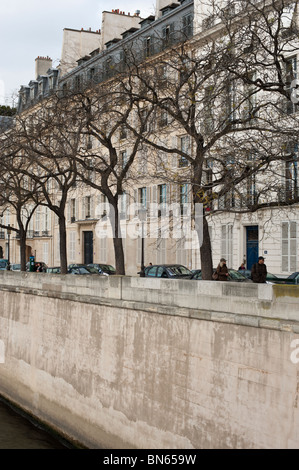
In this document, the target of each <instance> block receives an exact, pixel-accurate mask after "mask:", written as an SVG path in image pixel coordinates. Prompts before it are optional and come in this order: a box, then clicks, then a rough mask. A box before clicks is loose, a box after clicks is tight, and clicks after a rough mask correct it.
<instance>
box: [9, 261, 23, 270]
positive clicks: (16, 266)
mask: <svg viewBox="0 0 299 470" xmlns="http://www.w3.org/2000/svg"><path fill="white" fill-rule="evenodd" d="M10 270H11V271H21V265H20V264H18V263H12V264H11V265H10Z"/></svg>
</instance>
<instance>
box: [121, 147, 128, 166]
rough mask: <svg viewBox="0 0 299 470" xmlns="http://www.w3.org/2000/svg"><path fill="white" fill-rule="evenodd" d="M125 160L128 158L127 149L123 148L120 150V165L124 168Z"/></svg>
mask: <svg viewBox="0 0 299 470" xmlns="http://www.w3.org/2000/svg"><path fill="white" fill-rule="evenodd" d="M127 161H128V158H127V151H126V150H123V151H122V152H121V166H122V168H125V166H126V164H127Z"/></svg>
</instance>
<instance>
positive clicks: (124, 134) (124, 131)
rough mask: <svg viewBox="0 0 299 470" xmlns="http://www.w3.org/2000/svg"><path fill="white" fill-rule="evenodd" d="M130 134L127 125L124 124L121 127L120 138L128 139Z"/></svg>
mask: <svg viewBox="0 0 299 470" xmlns="http://www.w3.org/2000/svg"><path fill="white" fill-rule="evenodd" d="M127 135H128V132H127V128H126V126H125V125H122V126H121V128H120V139H126V138H127Z"/></svg>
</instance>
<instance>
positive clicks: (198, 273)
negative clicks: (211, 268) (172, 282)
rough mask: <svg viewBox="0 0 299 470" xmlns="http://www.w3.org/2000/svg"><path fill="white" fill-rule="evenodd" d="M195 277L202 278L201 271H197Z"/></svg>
mask: <svg viewBox="0 0 299 470" xmlns="http://www.w3.org/2000/svg"><path fill="white" fill-rule="evenodd" d="M193 279H198V280H200V279H202V274H201V271H198V272H195V273H194V274H193Z"/></svg>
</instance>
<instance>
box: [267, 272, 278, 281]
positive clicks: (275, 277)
mask: <svg viewBox="0 0 299 470" xmlns="http://www.w3.org/2000/svg"><path fill="white" fill-rule="evenodd" d="M267 279H268V280H269V279H277V276H275V274H271V273H267Z"/></svg>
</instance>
